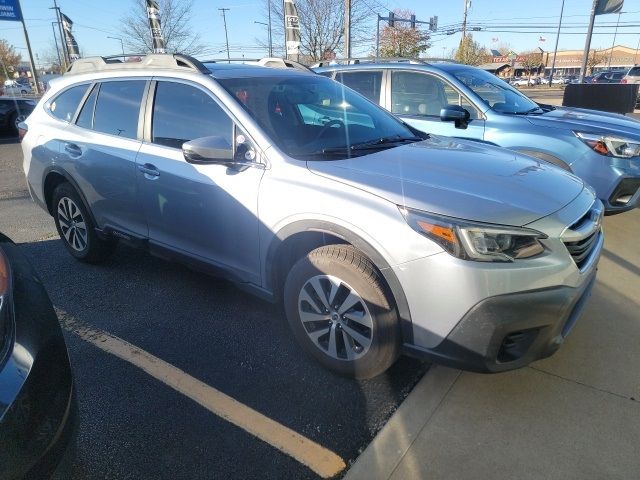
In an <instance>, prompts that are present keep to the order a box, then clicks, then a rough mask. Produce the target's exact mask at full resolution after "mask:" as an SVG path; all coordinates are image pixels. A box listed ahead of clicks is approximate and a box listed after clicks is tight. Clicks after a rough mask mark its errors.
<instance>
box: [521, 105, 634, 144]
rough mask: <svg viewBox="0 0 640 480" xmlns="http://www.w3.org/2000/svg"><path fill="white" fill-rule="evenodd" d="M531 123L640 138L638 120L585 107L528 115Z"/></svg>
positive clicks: (560, 108) (561, 108)
mask: <svg viewBox="0 0 640 480" xmlns="http://www.w3.org/2000/svg"><path fill="white" fill-rule="evenodd" d="M526 118H527V120H528V121H529V122H531V123H532V124H533V125H537V126H542V127H549V128H565V129H571V130H577V131H581V132H587V133H602V134H605V133H611V134H614V135H617V136H620V135H624V136H630V137H632V138H638V139H640V121H638V120H636V119H634V118H631V117H625V116H624V115H620V114H618V113H608V112H600V111H597V110H588V109H585V108H568V107H558V108H556V109H555V110H551V111H550V112H546V113H543V114H541V115H528V116H527V117H526Z"/></svg>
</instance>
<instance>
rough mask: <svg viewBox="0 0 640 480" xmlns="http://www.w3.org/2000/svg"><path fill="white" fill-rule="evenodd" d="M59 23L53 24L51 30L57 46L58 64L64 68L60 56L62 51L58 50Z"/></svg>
mask: <svg viewBox="0 0 640 480" xmlns="http://www.w3.org/2000/svg"><path fill="white" fill-rule="evenodd" d="M57 23H58V22H51V30H53V41H54V42H55V44H56V53H57V54H58V64H59V65H60V68H62V57H61V56H60V49H59V48H58V37H57V36H56V24H57Z"/></svg>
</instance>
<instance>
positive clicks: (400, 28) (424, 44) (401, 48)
mask: <svg viewBox="0 0 640 480" xmlns="http://www.w3.org/2000/svg"><path fill="white" fill-rule="evenodd" d="M393 13H394V14H395V16H396V17H398V18H410V17H411V15H413V12H411V11H409V10H399V9H398V10H394V11H393ZM427 48H429V34H428V33H426V32H422V31H420V30H418V29H417V28H411V26H410V25H409V24H408V23H405V22H402V23H401V22H397V23H396V24H395V26H393V27H391V26H389V25H385V27H384V28H383V29H382V32H381V33H380V56H381V57H406V58H417V57H418V56H419V55H420V53H421V52H424V51H425V50H426V49H427Z"/></svg>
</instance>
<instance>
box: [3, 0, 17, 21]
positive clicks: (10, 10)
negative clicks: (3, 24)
mask: <svg viewBox="0 0 640 480" xmlns="http://www.w3.org/2000/svg"><path fill="white" fill-rule="evenodd" d="M0 20H10V21H13V22H21V21H22V12H21V11H20V2H19V0H0Z"/></svg>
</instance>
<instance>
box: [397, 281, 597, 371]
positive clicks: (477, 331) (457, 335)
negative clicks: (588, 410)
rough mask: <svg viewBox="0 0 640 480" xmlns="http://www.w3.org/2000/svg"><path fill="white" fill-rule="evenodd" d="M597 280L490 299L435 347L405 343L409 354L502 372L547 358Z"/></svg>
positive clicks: (567, 331) (576, 315) (450, 364)
mask: <svg viewBox="0 0 640 480" xmlns="http://www.w3.org/2000/svg"><path fill="white" fill-rule="evenodd" d="M595 278H596V271H595V269H594V270H593V271H592V272H591V274H590V276H589V278H588V279H587V280H586V281H585V282H584V284H583V285H581V286H580V287H579V288H571V287H567V286H562V287H555V288H548V289H543V290H534V291H528V292H519V293H513V294H507V295H500V296H496V297H491V298H487V299H485V300H483V301H481V302H480V303H478V304H477V305H475V306H474V307H473V308H472V309H471V310H470V311H469V312H467V314H466V315H465V316H464V317H463V318H462V320H461V321H460V323H458V325H457V326H456V327H455V328H454V329H453V331H452V332H451V333H450V334H449V335H448V336H447V337H446V338H445V339H444V340H443V341H442V342H441V343H440V344H439V345H438V346H437V347H435V348H431V349H427V348H420V347H417V346H415V345H405V348H404V350H405V353H406V354H408V355H411V356H417V357H421V358H426V359H429V360H432V361H435V362H437V363H441V364H445V365H449V366H452V367H456V368H462V369H464V370H470V371H476V372H485V373H486V372H501V371H505V370H512V369H514V368H520V367H523V366H525V365H527V364H529V363H531V362H533V361H534V360H539V359H541V358H545V357H548V356H549V355H551V354H553V353H554V352H555V351H556V350H557V349H558V348H559V347H560V345H562V343H563V341H564V339H565V337H566V336H567V335H568V333H569V332H570V330H571V328H572V327H573V325H574V324H575V322H576V320H577V319H578V317H579V316H580V313H581V312H582V310H583V308H584V306H585V304H586V302H587V299H588V297H589V295H590V294H591V290H592V288H593V284H594V282H595Z"/></svg>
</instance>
